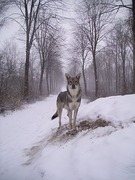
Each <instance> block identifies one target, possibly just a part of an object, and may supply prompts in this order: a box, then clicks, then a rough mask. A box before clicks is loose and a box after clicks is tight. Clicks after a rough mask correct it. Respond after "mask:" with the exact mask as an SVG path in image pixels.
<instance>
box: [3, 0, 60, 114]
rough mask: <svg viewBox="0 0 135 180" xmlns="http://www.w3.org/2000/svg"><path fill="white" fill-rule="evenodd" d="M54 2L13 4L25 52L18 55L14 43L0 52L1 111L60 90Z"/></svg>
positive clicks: (17, 0)
mask: <svg viewBox="0 0 135 180" xmlns="http://www.w3.org/2000/svg"><path fill="white" fill-rule="evenodd" d="M57 2H58V1H57V0H51V1H46V0H45V1H44V0H32V1H29V0H24V1H23V0H13V1H12V3H13V4H14V5H16V6H17V7H18V8H19V11H20V14H18V13H17V17H18V15H19V19H17V18H16V16H15V15H16V13H15V14H13V16H14V17H13V18H14V19H15V21H16V22H18V24H20V26H21V28H22V30H23V32H24V33H25V40H26V41H25V52H20V50H19V48H17V46H16V45H15V43H13V42H7V43H5V44H4V46H3V47H2V48H1V49H0V111H3V110H4V108H5V109H7V108H8V107H9V108H10V109H11V108H14V107H16V106H17V105H19V104H20V103H21V102H23V100H32V99H35V98H39V97H40V96H48V95H49V94H51V93H54V92H57V91H59V90H60V89H61V86H62V83H63V72H62V63H61V60H60V59H61V53H62V52H61V47H62V34H61V30H60V28H59V23H58V21H57V15H56V10H57ZM59 2H60V1H59ZM2 7H3V8H4V6H2ZM13 18H12V19H13ZM24 53H25V54H24Z"/></svg>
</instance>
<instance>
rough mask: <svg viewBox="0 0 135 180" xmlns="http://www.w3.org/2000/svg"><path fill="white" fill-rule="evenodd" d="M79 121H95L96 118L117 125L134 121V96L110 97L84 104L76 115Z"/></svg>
mask: <svg viewBox="0 0 135 180" xmlns="http://www.w3.org/2000/svg"><path fill="white" fill-rule="evenodd" d="M78 118H79V120H80V121H81V120H88V119H89V120H91V121H95V120H97V119H98V118H101V119H104V120H106V121H109V122H112V123H114V124H117V123H130V122H134V121H135V95H125V96H111V97H107V98H100V99H97V100H95V101H93V102H91V103H89V104H85V105H84V106H83V107H82V108H81V110H80V111H79V115H78Z"/></svg>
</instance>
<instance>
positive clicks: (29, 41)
mask: <svg viewBox="0 0 135 180" xmlns="http://www.w3.org/2000/svg"><path fill="white" fill-rule="evenodd" d="M55 2H57V0H50V1H48V0H31V1H29V0H15V4H16V6H17V7H18V8H19V10H20V13H21V18H22V19H23V20H24V22H25V27H24V26H22V25H21V27H22V28H23V30H24V31H25V34H26V61H25V74H24V99H28V96H29V65H30V51H31V48H32V45H33V41H34V37H35V33H36V31H37V30H38V29H39V27H40V26H41V24H42V23H44V22H45V21H46V19H43V20H42V21H40V24H39V23H37V22H38V19H39V17H40V15H41V14H42V12H46V11H47V12H48V13H50V9H51V4H52V3H55ZM55 6H56V4H55ZM19 24H20V23H19Z"/></svg>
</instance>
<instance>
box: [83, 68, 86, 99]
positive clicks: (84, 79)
mask: <svg viewBox="0 0 135 180" xmlns="http://www.w3.org/2000/svg"><path fill="white" fill-rule="evenodd" d="M82 75H83V82H84V93H85V96H87V82H86V77H85V70H84V65H83V66H82Z"/></svg>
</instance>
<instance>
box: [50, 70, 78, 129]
mask: <svg viewBox="0 0 135 180" xmlns="http://www.w3.org/2000/svg"><path fill="white" fill-rule="evenodd" d="M65 77H66V80H67V91H64V92H60V93H59V95H58V97H57V111H56V113H55V114H54V115H53V116H52V120H53V119H55V118H56V117H59V128H61V115H62V110H63V108H65V109H67V112H68V113H67V116H68V117H69V128H70V129H73V130H76V118H77V113H78V109H79V106H80V103H81V87H80V82H79V81H80V77H81V73H79V74H78V75H77V76H75V77H71V76H70V75H69V74H65ZM73 111H74V117H73V123H72V113H73Z"/></svg>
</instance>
